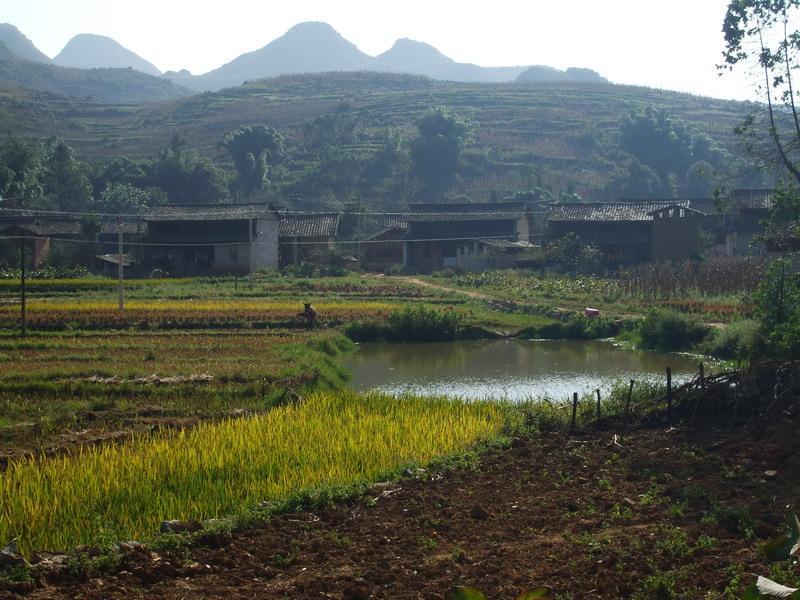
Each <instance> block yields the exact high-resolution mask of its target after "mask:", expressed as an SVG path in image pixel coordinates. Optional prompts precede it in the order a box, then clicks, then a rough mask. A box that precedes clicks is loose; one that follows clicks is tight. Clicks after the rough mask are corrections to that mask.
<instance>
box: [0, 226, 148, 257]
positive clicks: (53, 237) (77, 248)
mask: <svg viewBox="0 0 800 600" xmlns="http://www.w3.org/2000/svg"><path fill="white" fill-rule="evenodd" d="M142 227H143V223H142V222H141V221H139V220H137V219H123V220H122V222H121V223H120V222H119V221H118V220H117V219H103V220H100V221H98V222H96V223H90V222H83V221H80V220H78V219H63V218H53V217H45V216H33V215H23V216H14V217H0V237H5V238H15V239H16V238H20V237H22V238H23V239H24V241H23V243H24V245H25V247H26V248H27V253H28V256H29V257H30V261H31V262H30V266H31V267H33V268H35V269H36V268H39V267H41V266H42V265H44V264H46V263H47V260H48V258H49V257H50V253H51V251H52V250H53V248H54V247H57V246H61V247H63V248H65V249H67V251H68V252H70V253H71V254H75V255H78V256H81V255H83V256H86V257H87V263H86V264H85V266H86V267H91V268H95V269H100V270H102V268H103V264H102V260H101V259H100V258H99V256H102V255H104V254H108V253H113V252H115V251H116V248H117V244H118V240H119V233H120V230H121V231H122V236H123V242H124V243H126V244H129V243H131V242H133V241H134V240H135V239H137V237H138V236H139V234H140V232H141V230H142ZM14 260H16V257H15V258H14ZM129 260H130V261H131V262H135V260H136V259H135V257H133V256H130V257H129ZM13 262H14V261H13V260H12V263H13Z"/></svg>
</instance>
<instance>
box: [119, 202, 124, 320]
mask: <svg viewBox="0 0 800 600" xmlns="http://www.w3.org/2000/svg"><path fill="white" fill-rule="evenodd" d="M117 261H118V262H119V264H118V265H117V288H118V290H117V291H118V293H119V299H118V304H119V311H120V312H123V311H124V310H125V284H124V283H123V277H124V275H123V273H124V272H125V267H124V264H125V251H124V249H123V235H122V215H119V216H118V217H117Z"/></svg>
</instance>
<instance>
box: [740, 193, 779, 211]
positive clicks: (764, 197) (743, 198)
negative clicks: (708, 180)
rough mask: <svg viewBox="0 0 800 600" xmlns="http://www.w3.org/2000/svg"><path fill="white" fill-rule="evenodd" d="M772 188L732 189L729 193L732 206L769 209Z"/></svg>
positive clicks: (746, 208) (770, 206)
mask: <svg viewBox="0 0 800 600" xmlns="http://www.w3.org/2000/svg"><path fill="white" fill-rule="evenodd" d="M773 193H774V190H771V189H759V190H733V191H732V192H731V193H730V199H731V204H732V208H738V209H740V210H741V209H745V210H769V209H770V208H772V196H773Z"/></svg>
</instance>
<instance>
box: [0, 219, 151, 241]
mask: <svg viewBox="0 0 800 600" xmlns="http://www.w3.org/2000/svg"><path fill="white" fill-rule="evenodd" d="M12 227H19V228H21V229H23V230H25V231H28V232H30V233H31V234H32V235H37V236H46V237H58V236H64V237H66V236H73V237H74V236H80V235H82V234H83V224H82V222H81V221H79V220H75V219H49V218H29V217H25V218H21V219H11V220H0V233H1V232H5V231H8V230H10V229H11V228H12ZM118 227H119V226H118V224H117V220H116V219H104V220H103V221H101V222H100V233H103V234H115V233H117V232H118ZM141 229H142V227H139V225H138V224H137V222H136V220H133V219H125V220H123V221H122V232H123V233H125V234H134V233H137V232H138V231H140V230H141Z"/></svg>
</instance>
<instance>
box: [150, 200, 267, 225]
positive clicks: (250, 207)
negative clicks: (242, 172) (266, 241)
mask: <svg viewBox="0 0 800 600" xmlns="http://www.w3.org/2000/svg"><path fill="white" fill-rule="evenodd" d="M274 213H275V209H274V208H273V206H272V205H271V204H266V203H255V204H182V205H181V204H173V205H169V206H159V207H157V208H154V209H152V210H151V211H150V214H149V215H147V216H146V217H145V220H146V221H240V220H242V219H259V218H263V217H264V216H265V215H268V214H274Z"/></svg>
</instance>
